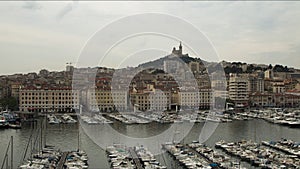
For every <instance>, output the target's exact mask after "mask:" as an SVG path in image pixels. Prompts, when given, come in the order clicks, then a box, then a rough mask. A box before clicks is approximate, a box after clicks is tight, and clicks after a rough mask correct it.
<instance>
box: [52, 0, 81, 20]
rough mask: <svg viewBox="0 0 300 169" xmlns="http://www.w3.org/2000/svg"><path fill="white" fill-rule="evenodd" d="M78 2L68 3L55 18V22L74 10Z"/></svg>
mask: <svg viewBox="0 0 300 169" xmlns="http://www.w3.org/2000/svg"><path fill="white" fill-rule="evenodd" d="M77 4H78V1H73V2H72V3H68V4H67V5H66V6H65V7H64V8H63V9H62V10H61V11H60V12H59V13H58V14H57V16H56V19H57V20H60V19H62V18H63V17H64V16H65V15H67V14H68V13H69V12H71V11H72V10H73V9H74V8H76V6H77Z"/></svg>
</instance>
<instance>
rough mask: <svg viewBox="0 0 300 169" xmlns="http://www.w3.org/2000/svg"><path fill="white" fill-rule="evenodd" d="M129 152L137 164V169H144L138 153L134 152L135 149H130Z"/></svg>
mask: <svg viewBox="0 0 300 169" xmlns="http://www.w3.org/2000/svg"><path fill="white" fill-rule="evenodd" d="M129 152H130V155H131V157H132V159H133V161H134V163H135V166H136V168H137V169H143V167H142V164H141V162H140V160H139V158H138V156H137V154H136V152H135V151H134V150H133V148H131V147H130V148H129Z"/></svg>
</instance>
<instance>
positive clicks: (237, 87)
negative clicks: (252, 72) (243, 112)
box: [228, 74, 249, 106]
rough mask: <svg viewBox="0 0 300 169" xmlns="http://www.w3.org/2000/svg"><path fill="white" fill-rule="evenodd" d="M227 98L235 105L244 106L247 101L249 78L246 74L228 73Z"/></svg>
mask: <svg viewBox="0 0 300 169" xmlns="http://www.w3.org/2000/svg"><path fill="white" fill-rule="evenodd" d="M228 93H229V98H230V99H231V100H232V101H234V103H235V105H238V106H242V105H243V106H246V105H248V101H249V79H248V77H247V76H246V75H237V74H230V78H229V91H228Z"/></svg>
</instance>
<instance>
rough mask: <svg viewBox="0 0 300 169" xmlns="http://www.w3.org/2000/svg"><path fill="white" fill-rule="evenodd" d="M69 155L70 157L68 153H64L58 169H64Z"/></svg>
mask: <svg viewBox="0 0 300 169" xmlns="http://www.w3.org/2000/svg"><path fill="white" fill-rule="evenodd" d="M67 155H68V152H63V154H62V156H61V158H60V160H59V162H58V165H57V169H63V167H64V163H65V161H66V157H67Z"/></svg>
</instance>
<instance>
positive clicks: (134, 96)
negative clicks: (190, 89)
mask: <svg viewBox="0 0 300 169" xmlns="http://www.w3.org/2000/svg"><path fill="white" fill-rule="evenodd" d="M171 97H172V96H171V92H167V91H166V92H162V91H159V90H151V91H143V92H132V93H131V94H130V100H131V104H132V105H133V106H134V107H135V108H136V109H137V110H140V111H147V110H153V111H164V110H168V109H169V106H170V104H171Z"/></svg>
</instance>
